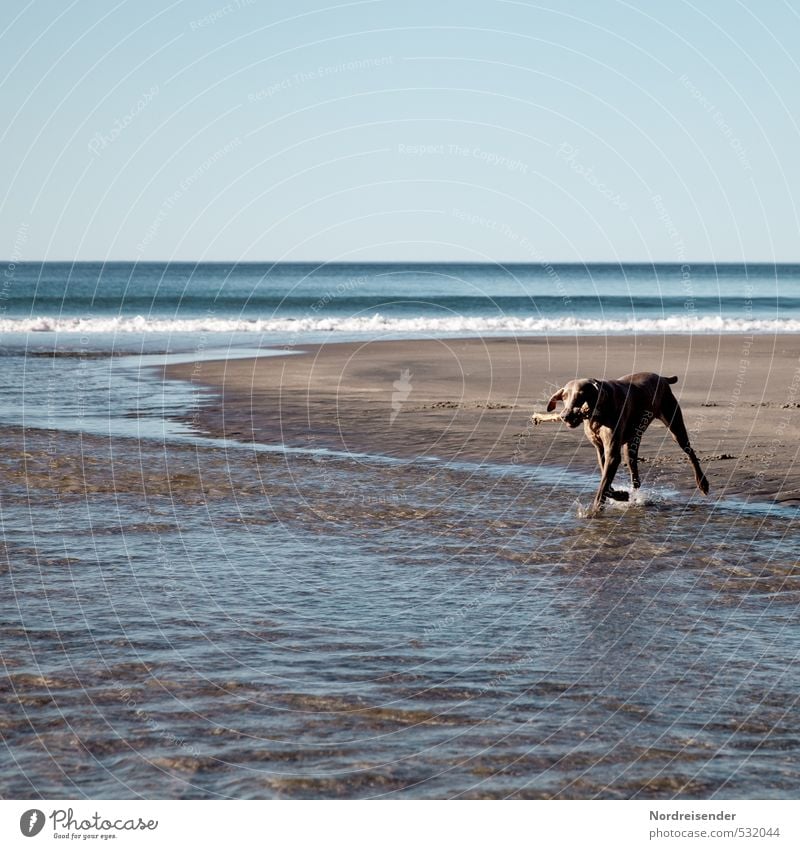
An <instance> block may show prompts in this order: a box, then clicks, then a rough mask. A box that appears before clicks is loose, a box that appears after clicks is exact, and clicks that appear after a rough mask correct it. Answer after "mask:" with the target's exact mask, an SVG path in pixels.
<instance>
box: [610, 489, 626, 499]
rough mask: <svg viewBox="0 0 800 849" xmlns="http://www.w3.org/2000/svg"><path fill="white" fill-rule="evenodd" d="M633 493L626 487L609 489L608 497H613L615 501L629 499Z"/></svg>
mask: <svg viewBox="0 0 800 849" xmlns="http://www.w3.org/2000/svg"><path fill="white" fill-rule="evenodd" d="M630 497H631V494H630V493H629V492H626V491H625V490H624V489H609V490H608V492H606V498H611V499H613V500H614V501H629V500H630Z"/></svg>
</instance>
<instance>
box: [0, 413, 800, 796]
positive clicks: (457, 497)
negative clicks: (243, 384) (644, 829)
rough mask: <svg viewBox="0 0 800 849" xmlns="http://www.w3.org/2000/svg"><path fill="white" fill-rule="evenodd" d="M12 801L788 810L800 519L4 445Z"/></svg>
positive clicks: (276, 462)
mask: <svg viewBox="0 0 800 849" xmlns="http://www.w3.org/2000/svg"><path fill="white" fill-rule="evenodd" d="M0 470H1V472H2V474H3V478H4V481H5V482H6V484H5V486H4V489H3V500H2V504H1V505H0V519H1V520H2V527H3V537H2V538H3V544H4V548H5V554H6V556H5V557H4V558H3V561H2V566H0V568H2V570H3V572H4V575H3V583H2V594H3V598H2V603H3V609H4V610H5V611H6V615H5V616H4V617H3V625H2V657H3V660H4V663H5V673H6V675H5V677H4V678H3V680H2V684H1V686H2V689H1V690H0V700H1V701H2V712H1V713H2V720H0V722H1V723H2V736H3V740H4V747H5V752H4V758H3V763H4V766H3V767H2V770H0V794H1V795H3V796H6V797H9V796H10V797H14V796H16V797H21V796H22V797H35V796H37V795H42V796H47V797H65V796H66V797H75V796H90V797H95V798H98V797H106V798H119V797H129V796H137V795H141V796H146V797H156V798H158V797H167V798H169V797H214V796H225V797H237V798H242V797H249V798H260V797H291V798H295V797H320V796H322V797H375V796H405V797H415V798H420V797H443V796H447V797H453V796H466V797H472V796H480V797H495V796H515V797H525V796H530V797H543V798H544V797H559V798H592V797H625V798H627V797H659V798H664V797H672V796H684V797H710V796H718V797H753V796H755V797H786V798H789V797H791V798H794V797H796V795H797V792H798V789H800V766H798V757H797V755H798V751H797V750H798V747H800V726H798V720H797V715H798V711H797V702H798V695H799V694H800V673H798V671H797V664H796V660H797V655H798V650H800V621H799V620H798V616H797V610H798V602H799V601H800V564H798V562H797V555H796V546H795V544H794V541H795V540H796V532H797V521H796V519H795V518H794V514H792V513H789V512H782V511H761V512H759V510H758V509H752V508H751V507H747V508H744V507H742V506H741V505H735V504H730V503H729V504H726V505H717V506H716V507H715V506H714V504H713V502H708V501H702V502H701V501H700V500H697V501H694V500H692V501H689V502H684V501H681V500H678V499H676V498H675V497H673V496H671V494H670V493H668V492H661V493H659V492H654V493H650V494H649V497H648V499H647V503H645V504H633V505H629V506H628V505H626V506H617V507H614V508H610V509H609V510H607V511H606V512H605V514H604V515H603V516H602V517H600V518H598V519H593V520H587V519H582V518H580V509H579V502H580V501H581V500H585V501H587V502H588V501H589V499H590V498H591V494H592V489H593V480H589V481H586V482H585V486H584V482H583V481H581V480H580V479H578V478H571V479H569V480H566V479H564V478H563V476H561V478H560V479H558V477H554V476H552V475H550V476H548V475H547V474H528V473H526V472H525V471H524V470H522V469H517V468H507V469H503V468H502V467H486V468H483V469H481V468H477V467H470V466H467V465H464V466H445V465H441V464H436V463H425V464H420V463H402V462H397V463H381V462H378V461H377V460H375V461H373V460H370V459H368V458H361V459H359V460H353V459H351V460H347V459H343V458H336V457H332V456H329V455H325V454H319V455H316V456H313V457H312V456H308V455H302V454H300V455H291V454H287V455H281V454H279V453H274V452H260V451H258V450H257V447H254V446H249V447H233V446H230V447H227V448H225V447H221V446H215V445H214V444H211V443H210V442H206V443H202V442H198V443H197V444H194V445H192V444H188V443H184V444H181V443H179V442H176V443H174V444H170V445H169V446H168V447H166V446H165V444H164V443H163V441H161V442H158V441H153V442H147V441H141V442H140V441H138V440H135V439H130V438H123V437H121V436H115V437H114V438H112V439H109V438H102V437H100V436H90V435H86V434H83V435H82V434H79V433H74V434H72V433H67V432H47V431H38V432H36V431H28V432H27V433H26V434H25V435H24V436H23V435H22V433H21V432H20V431H18V430H10V431H7V432H6V433H5V435H4V437H3V444H2V448H0Z"/></svg>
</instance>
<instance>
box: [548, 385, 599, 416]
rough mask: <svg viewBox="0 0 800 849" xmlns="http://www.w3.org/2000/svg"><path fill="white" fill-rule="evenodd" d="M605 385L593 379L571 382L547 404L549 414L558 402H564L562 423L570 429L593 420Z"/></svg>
mask: <svg viewBox="0 0 800 849" xmlns="http://www.w3.org/2000/svg"><path fill="white" fill-rule="evenodd" d="M602 395H603V385H602V383H601V382H600V381H599V380H594V379H593V378H589V379H587V378H582V379H580V380H570V381H569V383H566V384H565V385H564V386H563V387H562V388H561V389H559V390H558V392H556V394H555V395H553V397H552V398H551V399H550V400H549V401H548V402H547V412H548V413H552V412H553V410H555V408H556V402H557V401H563V402H564V409H563V410H562V411H561V419H562V421H563V422H564V423H565V424H566V425H568V426H569V427H577V426H578V425H579V424H580V423H581V422H583V421H585V420H586V419H590V418H592V417H593V416H594V415H595V413H596V411H597V409H598V407H599V405H600V402H601V398H602Z"/></svg>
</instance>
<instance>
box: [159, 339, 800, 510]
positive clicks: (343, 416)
mask: <svg viewBox="0 0 800 849" xmlns="http://www.w3.org/2000/svg"><path fill="white" fill-rule="evenodd" d="M294 350H295V351H296V352H299V353H294V354H292V355H291V356H288V355H287V356H286V357H276V358H264V359H249V360H221V361H213V362H208V361H203V362H197V363H187V364H182V365H174V366H170V367H168V368H167V369H166V376H167V377H168V378H171V379H182V380H190V381H192V382H193V383H194V384H196V385H198V386H199V387H208V388H212V389H213V390H215V391H214V392H209V393H204V394H203V398H202V403H201V404H200V405H199V406H198V408H197V409H196V410H195V411H194V412H193V414H192V416H191V420H192V424H193V425H194V426H196V427H198V428H199V429H201V430H203V431H205V432H206V433H209V434H211V435H216V436H220V435H221V436H227V437H232V438H234V439H236V440H239V441H251V440H252V441H258V442H262V443H271V444H275V443H285V444H287V445H290V446H298V447H327V448H331V449H335V450H339V451H346V452H354V453H358V452H367V453H380V454H384V455H390V456H395V457H401V458H418V457H438V458H440V459H444V460H454V459H460V460H470V461H474V462H486V461H490V462H495V463H514V464H518V465H521V466H525V465H529V466H539V465H543V464H544V465H554V466H562V467H568V468H571V469H574V470H580V471H589V470H592V469H593V468H594V465H595V460H594V451H593V449H592V447H591V446H590V445H589V444H588V442H587V441H586V440H585V438H584V437H583V434H582V432H581V431H577V432H576V431H569V430H567V429H566V428H564V427H561V426H560V425H552V424H551V425H540V426H539V427H536V428H534V427H533V426H532V425H531V424H530V421H529V419H530V414H531V412H532V411H533V410H534V409H536V410H543V409H544V407H545V405H546V402H547V399H548V397H549V396H550V395H551V394H552V392H553V391H555V390H556V389H557V388H558V387H559V386H561V385H563V383H565V382H566V381H567V380H569V379H571V378H573V377H618V376H620V375H623V374H627V373H631V372H636V371H655V372H659V373H661V374H664V375H678V377H679V382H678V385H677V386H676V387H674V389H675V391H676V394H677V396H678V398H679V400H680V402H681V406H682V408H683V413H684V418H685V420H686V424H687V427H688V429H689V432H690V434H691V438H692V443H693V445H694V447H695V450H696V451H697V454H698V456H699V457H700V460H701V463H702V464H703V467H704V469H705V471H706V474H707V476H708V478H709V481H710V483H711V496H712V497H714V498H718V497H726V496H737V497H739V498H746V499H753V500H760V501H778V502H781V503H785V504H800V464H798V463H797V459H798V451H799V450H800V440H798V436H800V337H798V336H794V335H779V336H731V335H725V336H637V337H573V338H563V337H557V338H549V339H548V338H544V337H539V338H536V337H532V338H519V339H500V338H491V339H439V340H422V341H407V340H404V341H377V342H358V343H331V344H325V345H314V346H302V347H300V346H298V347H297V348H296V349H294ZM287 353H288V352H287ZM640 463H641V466H642V469H641V470H642V475H643V485H644V486H645V487H647V486H648V485H650V486H652V485H656V484H658V485H663V486H668V487H674V488H677V489H679V490H680V491H686V492H687V493H688V492H689V491H691V490H692V487H693V478H692V474H691V469H690V468H689V465H688V463H687V462H686V460H685V458H684V457H683V454H682V452H681V451H680V450H679V449H678V448H677V447H676V446H675V445H674V443H673V442H672V440H671V438H670V436H669V434H668V433H667V431H666V429H665V428H664V427H662V425H661V424H660V423H656V424H654V425H653V426H652V427H651V428H650V429H649V430H648V432H647V435H646V436H645V437H644V439H643V441H642V450H641V456H640ZM619 475H620V477H618V482H621V481H623V480H624V479H625V478H626V474H625V470H621V471H620V473H619Z"/></svg>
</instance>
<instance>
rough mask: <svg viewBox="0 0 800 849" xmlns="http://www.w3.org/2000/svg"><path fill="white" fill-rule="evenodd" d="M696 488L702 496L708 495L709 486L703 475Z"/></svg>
mask: <svg viewBox="0 0 800 849" xmlns="http://www.w3.org/2000/svg"><path fill="white" fill-rule="evenodd" d="M697 488H698V489H699V490H700V492H702V493H703V495H708V489H709V486H708V481H707V480H706V476H705V475H703V477H702V478H700V480H699V481H698V482H697Z"/></svg>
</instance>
